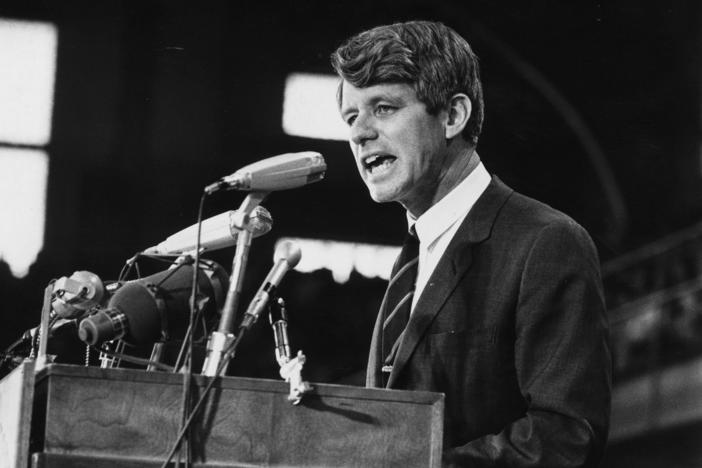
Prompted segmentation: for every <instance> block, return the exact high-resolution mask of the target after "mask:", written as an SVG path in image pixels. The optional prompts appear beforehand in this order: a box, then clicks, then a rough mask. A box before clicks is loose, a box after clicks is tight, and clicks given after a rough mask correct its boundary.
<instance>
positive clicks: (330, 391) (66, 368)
mask: <svg viewBox="0 0 702 468" xmlns="http://www.w3.org/2000/svg"><path fill="white" fill-rule="evenodd" d="M62 377H65V378H83V379H98V380H113V381H125V382H143V383H150V384H163V385H181V384H182V383H183V375H182V374H175V373H168V372H154V371H145V370H139V369H122V368H113V369H103V368H100V367H85V366H77V365H72V364H49V365H47V366H45V367H44V368H42V369H41V370H39V372H37V374H36V382H37V384H40V383H41V382H42V381H44V380H47V379H48V380H51V379H52V378H62ZM211 378H212V377H206V376H203V375H199V374H195V375H193V382H194V384H195V385H198V386H205V385H207V383H208V382H209V379H211ZM311 385H312V386H313V387H314V390H313V391H312V392H311V393H310V394H311V395H318V396H326V397H350V398H357V399H372V400H383V401H397V402H412V403H416V404H428V405H433V404H435V403H437V402H441V403H442V404H443V400H444V394H443V393H436V392H427V391H414V390H412V391H410V390H391V389H382V388H366V387H355V386H350V385H338V384H326V383H314V382H311ZM214 387H215V388H222V389H231V390H249V391H261V392H269V393H284V394H287V393H288V392H289V390H290V386H289V385H288V384H287V383H286V382H284V381H282V380H271V379H254V378H250V377H232V376H226V377H222V378H221V380H220V382H218V383H215V384H214Z"/></svg>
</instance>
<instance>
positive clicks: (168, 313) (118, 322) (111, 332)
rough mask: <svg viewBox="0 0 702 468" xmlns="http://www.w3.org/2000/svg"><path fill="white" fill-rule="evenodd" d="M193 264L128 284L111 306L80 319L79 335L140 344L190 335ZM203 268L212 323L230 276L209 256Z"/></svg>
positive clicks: (201, 285) (91, 340)
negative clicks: (188, 330) (188, 328)
mask: <svg viewBox="0 0 702 468" xmlns="http://www.w3.org/2000/svg"><path fill="white" fill-rule="evenodd" d="M193 268H194V267H193V265H191V264H185V263H182V264H180V265H173V266H171V267H170V268H169V269H168V270H164V271H161V272H159V273H156V274H153V275H151V276H147V277H145V278H141V279H138V280H133V281H128V282H126V283H124V284H123V285H122V286H121V287H120V288H119V289H118V290H117V291H116V292H115V293H114V295H113V296H112V297H111V298H110V301H109V302H108V303H107V307H106V308H105V309H101V310H99V311H98V312H97V313H95V314H94V315H91V316H89V317H87V318H85V319H83V321H81V322H80V325H79V328H78V336H79V338H80V339H81V340H82V341H84V342H86V343H88V344H90V345H99V344H101V343H104V342H105V341H112V340H115V339H122V340H123V341H125V342H127V343H129V344H133V345H140V344H150V343H155V342H156V341H166V340H167V339H173V338H178V337H180V336H182V335H184V334H185V330H186V329H187V327H188V324H189V322H190V292H191V286H192V277H193ZM200 270H201V271H199V272H198V275H197V280H198V291H199V293H200V294H201V295H203V296H204V297H206V298H208V299H209V300H208V301H207V303H206V305H205V309H204V315H203V317H204V318H205V320H206V321H211V320H212V318H213V317H214V316H215V315H216V311H217V310H219V309H220V308H221V307H222V305H223V303H224V292H225V291H226V290H227V287H228V284H229V279H228V277H227V273H226V271H224V268H222V267H221V266H220V265H218V264H217V263H215V262H212V261H209V260H202V259H201V260H200Z"/></svg>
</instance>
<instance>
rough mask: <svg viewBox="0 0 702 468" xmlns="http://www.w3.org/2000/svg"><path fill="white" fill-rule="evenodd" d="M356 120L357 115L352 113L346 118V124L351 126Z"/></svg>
mask: <svg viewBox="0 0 702 468" xmlns="http://www.w3.org/2000/svg"><path fill="white" fill-rule="evenodd" d="M355 121H356V116H355V115H350V116H348V117H347V118H346V124H347V125H348V126H349V127H350V126H351V125H353V123H354V122H355Z"/></svg>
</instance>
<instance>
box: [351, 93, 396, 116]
mask: <svg viewBox="0 0 702 468" xmlns="http://www.w3.org/2000/svg"><path fill="white" fill-rule="evenodd" d="M381 101H389V102H392V103H394V104H399V103H401V102H403V101H404V99H403V98H402V96H396V95H392V94H389V93H378V94H374V95H373V96H371V97H370V98H368V99H367V100H364V101H363V102H362V103H361V104H362V105H364V106H365V105H368V106H374V105H376V104H378V103H379V102H381ZM355 110H357V107H355V106H347V107H341V109H340V113H341V115H342V116H343V115H346V114H348V113H349V112H353V111H355Z"/></svg>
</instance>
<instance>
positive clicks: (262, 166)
mask: <svg viewBox="0 0 702 468" xmlns="http://www.w3.org/2000/svg"><path fill="white" fill-rule="evenodd" d="M326 170H327V164H326V163H325V162H324V158H323V157H322V155H321V154H319V153H317V152H314V151H303V152H301V153H286V154H281V155H278V156H273V157H270V158H266V159H262V160H261V161H257V162H255V163H253V164H249V165H248V166H244V167H242V168H241V169H239V170H238V171H236V172H234V173H233V174H230V175H228V176H226V177H222V178H221V179H220V180H218V181H217V182H214V183H212V184H210V185H208V186H207V187H205V193H207V194H211V193H213V192H216V191H218V190H222V189H224V190H246V191H256V192H275V191H277V190H288V189H293V188H297V187H302V186H303V185H307V184H311V183H313V182H317V181H320V180H322V179H323V178H324V174H325V172H326Z"/></svg>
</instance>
